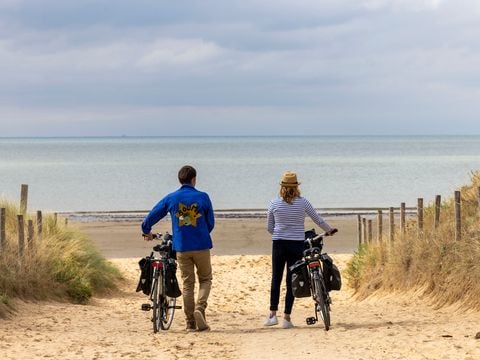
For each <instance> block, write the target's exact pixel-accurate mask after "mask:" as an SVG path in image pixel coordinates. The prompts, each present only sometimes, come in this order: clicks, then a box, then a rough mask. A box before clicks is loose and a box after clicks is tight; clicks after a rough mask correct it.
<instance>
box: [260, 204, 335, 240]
mask: <svg viewBox="0 0 480 360" xmlns="http://www.w3.org/2000/svg"><path fill="white" fill-rule="evenodd" d="M305 215H308V216H310V217H311V218H312V220H313V222H314V223H315V224H317V225H318V226H320V227H321V228H322V229H323V230H325V231H329V230H331V229H332V227H331V226H330V225H328V224H327V222H326V221H325V220H324V219H323V218H322V217H321V216H320V215H318V214H317V212H316V211H315V209H314V208H313V206H312V204H310V202H309V201H308V200H307V199H305V198H304V197H296V198H295V199H294V200H293V201H292V203H291V204H288V203H286V202H285V201H283V199H282V198H280V197H277V198H275V199H273V200H272V201H271V202H270V206H269V207H268V211H267V228H268V232H269V233H270V234H272V240H299V241H300V240H305Z"/></svg>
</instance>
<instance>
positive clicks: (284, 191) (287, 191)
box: [280, 186, 300, 204]
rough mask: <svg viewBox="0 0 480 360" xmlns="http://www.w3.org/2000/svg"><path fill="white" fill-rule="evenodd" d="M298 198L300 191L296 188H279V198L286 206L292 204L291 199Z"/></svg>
mask: <svg viewBox="0 0 480 360" xmlns="http://www.w3.org/2000/svg"><path fill="white" fill-rule="evenodd" d="M299 196H300V189H299V188H298V186H280V197H281V198H282V199H283V201H285V202H286V203H288V204H291V203H292V202H293V199H295V198H296V197H299Z"/></svg>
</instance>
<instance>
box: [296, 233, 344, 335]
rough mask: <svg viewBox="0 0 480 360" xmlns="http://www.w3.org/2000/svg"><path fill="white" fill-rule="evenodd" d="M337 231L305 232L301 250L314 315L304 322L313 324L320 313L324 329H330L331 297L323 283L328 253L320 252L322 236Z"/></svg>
mask: <svg viewBox="0 0 480 360" xmlns="http://www.w3.org/2000/svg"><path fill="white" fill-rule="evenodd" d="M337 231H338V230H337V229H333V230H332V231H331V232H324V233H322V234H320V235H317V234H316V233H315V231H314V230H313V231H307V232H306V233H305V237H306V240H305V244H306V245H307V246H308V248H307V249H306V250H305V251H304V252H303V260H304V261H305V263H306V265H307V271H308V278H309V280H310V293H311V295H312V298H313V301H314V302H315V317H313V316H312V317H309V318H307V319H306V322H307V325H313V324H315V323H316V322H317V321H318V314H319V313H320V316H321V318H322V320H323V324H324V326H325V331H328V330H329V329H330V305H331V304H332V299H331V298H330V295H329V293H328V290H327V286H326V284H325V277H324V261H325V260H326V259H327V257H328V255H327V254H325V253H324V254H322V248H323V237H324V236H331V235H333V234H335V233H336V232H337Z"/></svg>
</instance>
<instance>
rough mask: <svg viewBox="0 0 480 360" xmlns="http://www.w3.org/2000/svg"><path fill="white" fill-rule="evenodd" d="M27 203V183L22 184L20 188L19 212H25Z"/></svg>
mask: <svg viewBox="0 0 480 360" xmlns="http://www.w3.org/2000/svg"><path fill="white" fill-rule="evenodd" d="M27 204H28V185H27V184H22V188H21V190H20V214H23V215H25V214H26V213H27Z"/></svg>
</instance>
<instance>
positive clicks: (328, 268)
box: [322, 254, 342, 291]
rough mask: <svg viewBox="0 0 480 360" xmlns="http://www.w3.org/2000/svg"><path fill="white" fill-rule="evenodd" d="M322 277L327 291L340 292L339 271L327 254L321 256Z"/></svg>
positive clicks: (340, 279) (340, 278) (340, 280)
mask: <svg viewBox="0 0 480 360" xmlns="http://www.w3.org/2000/svg"><path fill="white" fill-rule="evenodd" d="M322 263H323V277H324V279H325V287H326V288H327V291H331V290H340V288H341V287H342V277H341V275H340V270H338V268H337V266H336V265H335V264H334V263H333V260H332V258H331V257H330V256H328V255H327V254H323V255H322Z"/></svg>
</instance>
